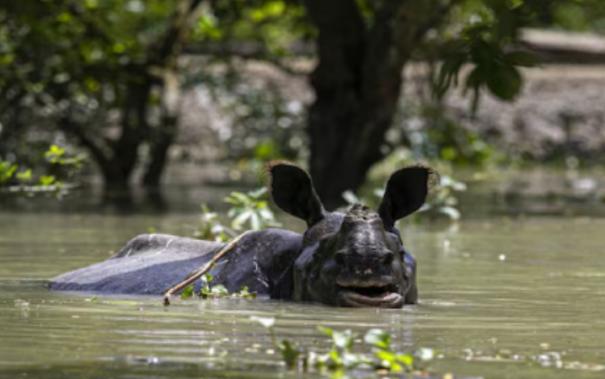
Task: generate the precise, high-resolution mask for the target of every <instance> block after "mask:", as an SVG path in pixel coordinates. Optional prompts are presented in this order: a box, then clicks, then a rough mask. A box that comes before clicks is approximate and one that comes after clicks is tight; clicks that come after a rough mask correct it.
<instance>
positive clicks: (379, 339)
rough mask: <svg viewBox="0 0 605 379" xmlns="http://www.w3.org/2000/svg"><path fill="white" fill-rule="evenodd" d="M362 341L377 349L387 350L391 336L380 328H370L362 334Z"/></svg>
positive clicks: (389, 346)
mask: <svg viewBox="0 0 605 379" xmlns="http://www.w3.org/2000/svg"><path fill="white" fill-rule="evenodd" d="M363 339H364V341H365V343H367V344H368V345H372V346H374V347H377V348H379V349H383V350H388V349H390V348H391V336H390V334H388V333H387V332H385V331H384V330H382V329H370V330H368V332H367V333H366V335H365V336H364V338H363Z"/></svg>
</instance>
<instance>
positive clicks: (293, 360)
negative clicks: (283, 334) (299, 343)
mask: <svg viewBox="0 0 605 379" xmlns="http://www.w3.org/2000/svg"><path fill="white" fill-rule="evenodd" d="M279 351H280V352H281V356H282V359H283V360H284V363H285V364H286V367H288V368H289V369H293V368H295V367H296V364H297V363H298V357H299V356H300V351H299V350H298V349H297V348H295V347H294V346H292V343H291V342H290V341H288V340H282V342H281V343H280V344H279Z"/></svg>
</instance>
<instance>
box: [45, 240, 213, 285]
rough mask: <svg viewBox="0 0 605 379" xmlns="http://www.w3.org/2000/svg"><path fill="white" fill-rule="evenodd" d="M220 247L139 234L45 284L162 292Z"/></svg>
mask: <svg viewBox="0 0 605 379" xmlns="http://www.w3.org/2000/svg"><path fill="white" fill-rule="evenodd" d="M223 246H224V244H221V243H217V242H210V241H201V240H196V239H191V238H183V237H176V236H171V235H166V234H143V235H139V236H137V237H135V238H133V239H131V240H130V241H129V242H128V243H127V244H126V245H125V246H124V247H123V248H122V249H121V250H120V251H119V252H118V253H116V254H115V255H114V256H113V257H111V258H109V259H107V260H106V261H103V262H100V263H97V264H93V265H91V266H88V267H84V268H81V269H78V270H75V271H70V272H67V273H65V274H62V275H59V276H57V277H55V278H53V279H51V280H50V283H49V287H50V289H52V290H59V291H91V292H101V293H114V294H140V295H157V294H162V293H163V292H164V291H165V290H166V289H167V288H169V287H171V286H173V285H174V284H176V283H178V282H179V281H181V280H182V279H183V278H184V277H186V276H187V275H188V274H189V273H190V272H192V271H193V270H195V269H197V268H199V267H200V266H201V265H203V264H204V263H206V262H207V261H208V260H210V259H211V258H212V255H213V254H214V253H215V252H216V251H217V250H219V249H220V248H221V247H223Z"/></svg>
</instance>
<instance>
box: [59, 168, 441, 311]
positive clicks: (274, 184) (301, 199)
mask: <svg viewBox="0 0 605 379" xmlns="http://www.w3.org/2000/svg"><path fill="white" fill-rule="evenodd" d="M269 170H270V174H271V185H270V191H271V195H272V197H273V200H274V202H275V204H276V205H277V206H278V207H280V208H281V209H282V210H284V211H285V212H287V213H289V214H291V215H293V216H295V217H298V218H300V219H302V220H304V221H305V222H306V223H307V229H306V231H305V232H304V233H302V234H300V233H296V232H292V231H289V230H284V229H267V230H263V231H259V232H254V233H250V234H248V235H247V236H246V237H245V238H243V239H242V240H241V241H240V242H239V243H238V244H237V245H236V247H235V248H234V250H233V251H231V252H229V254H228V255H227V256H226V257H225V258H224V259H223V260H222V261H221V262H219V264H217V265H216V266H215V267H214V269H213V270H212V272H211V273H212V274H213V275H214V281H213V283H214V284H222V285H224V286H225V287H227V289H228V290H229V291H238V290H240V289H241V288H242V287H243V286H247V287H248V288H249V289H250V291H255V292H256V293H258V294H259V295H268V296H269V297H270V298H272V299H282V300H293V301H299V302H318V303H323V304H327V305H333V306H345V307H383V308H399V307H402V306H403V305H404V304H415V303H416V302H417V299H418V290H417V287H416V261H415V259H414V258H413V257H412V255H410V254H409V253H408V252H407V251H406V250H405V249H404V247H403V243H402V240H401V236H400V234H399V231H398V230H397V229H396V228H395V222H396V221H397V220H399V219H401V218H403V217H405V216H407V215H409V214H411V213H413V212H415V211H416V210H418V208H420V207H421V206H422V204H423V203H424V201H425V198H426V195H427V192H428V186H429V181H430V180H431V179H432V177H433V176H434V175H435V173H434V172H433V171H432V170H431V169H429V168H427V167H422V166H413V167H406V168H403V169H401V170H398V171H396V172H395V173H393V175H391V177H390V178H389V180H388V182H387V186H386V190H385V194H384V196H383V199H382V201H381V203H380V206H379V208H378V210H377V211H373V210H371V209H370V208H368V207H366V206H364V205H361V204H355V205H353V206H351V207H349V209H347V210H346V211H345V212H329V211H326V210H325V209H324V207H323V205H322V203H321V201H320V199H319V197H318V196H317V194H316V191H315V189H314V187H313V182H312V180H311V177H310V176H309V175H308V174H307V173H306V172H305V171H304V170H303V169H301V168H300V167H298V166H295V165H293V164H290V163H284V162H279V163H274V164H272V165H271V166H270V168H269ZM224 246H225V245H224V244H222V243H216V242H209V241H201V240H195V239H190V238H184V237H177V236H171V235H164V234H145V235H139V236H137V237H135V238H133V239H132V240H130V241H129V242H128V243H127V244H126V245H125V246H124V247H123V248H122V249H120V251H118V253H117V254H116V255H114V256H113V257H111V258H109V259H108V260H106V261H104V262H100V263H97V264H93V265H91V266H88V267H84V268H81V269H78V270H75V271H71V272H68V273H65V274H62V275H60V276H58V277H55V278H53V279H51V280H50V282H49V288H50V289H51V290H59V291H88V292H95V293H103V294H130V295H160V294H162V293H163V292H164V291H165V290H166V289H168V288H169V287H171V286H172V285H174V284H176V283H178V282H180V281H181V280H182V279H183V278H185V277H186V276H187V275H188V274H189V273H190V272H192V271H194V270H195V269H197V268H199V267H200V266H201V265H203V264H204V263H205V262H207V261H208V260H209V259H210V258H211V257H212V256H213V254H214V253H216V252H217V251H218V250H220V249H221V248H222V247H224ZM199 285H200V284H199V281H198V284H197V288H196V290H197V289H199Z"/></svg>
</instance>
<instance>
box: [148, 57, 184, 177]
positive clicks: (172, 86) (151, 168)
mask: <svg viewBox="0 0 605 379" xmlns="http://www.w3.org/2000/svg"><path fill="white" fill-rule="evenodd" d="M161 102H162V103H161V110H160V111H161V117H160V118H161V120H160V124H159V125H158V126H156V128H154V129H153V130H152V131H151V135H150V136H149V163H148V165H147V167H146V169H145V174H144V176H143V184H144V185H145V187H151V188H153V187H159V186H160V181H161V178H162V174H163V172H164V168H165V167H166V163H167V160H168V149H169V148H170V146H171V145H172V143H173V142H174V139H175V138H176V135H177V132H178V122H179V104H180V83H179V80H178V74H177V72H176V68H175V67H171V68H167V69H166V70H164V74H163V80H162V94H161Z"/></svg>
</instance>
